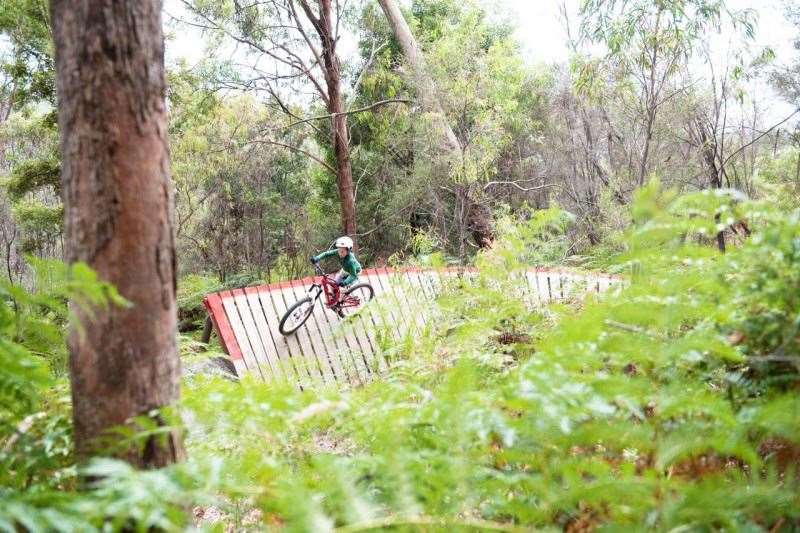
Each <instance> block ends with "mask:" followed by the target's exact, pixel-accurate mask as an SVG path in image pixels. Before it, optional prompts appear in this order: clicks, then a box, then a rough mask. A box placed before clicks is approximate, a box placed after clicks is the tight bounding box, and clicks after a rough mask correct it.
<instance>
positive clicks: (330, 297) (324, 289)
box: [308, 265, 361, 309]
mask: <svg viewBox="0 0 800 533" xmlns="http://www.w3.org/2000/svg"><path fill="white" fill-rule="evenodd" d="M314 268H315V269H316V271H317V274H319V278H318V279H317V280H316V282H315V283H313V284H312V285H311V288H310V289H309V290H308V292H309V295H310V296H311V298H312V299H314V300H316V299H317V298H319V296H320V294H323V293H324V294H325V305H326V306H328V307H330V308H332V309H333V308H335V309H341V308H343V307H358V306H359V305H361V300H359V299H358V298H355V297H353V296H347V295H345V297H344V298H342V297H341V294H342V291H341V288H340V287H339V285H338V284H337V283H336V277H335V276H333V275H332V274H326V273H325V272H324V271H323V270H322V268H321V267H320V266H319V265H314ZM314 290H316V291H317V293H316V294H311V292H312V291H314Z"/></svg>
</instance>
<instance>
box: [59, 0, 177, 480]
mask: <svg viewBox="0 0 800 533" xmlns="http://www.w3.org/2000/svg"><path fill="white" fill-rule="evenodd" d="M50 8H51V13H52V20H53V39H54V41H55V56H56V73H57V92H58V99H59V117H58V119H59V130H60V132H61V139H60V147H61V154H62V160H63V169H62V176H61V179H62V190H63V196H64V205H65V210H64V218H65V235H66V243H67V250H66V252H67V258H68V260H69V261H70V262H76V261H82V262H86V263H88V264H89V266H91V267H92V268H93V269H94V270H95V271H97V273H98V275H99V277H100V278H101V279H102V280H104V281H108V282H110V283H112V284H114V285H115V286H116V287H117V289H118V290H119V292H120V294H122V296H123V297H125V298H126V299H128V300H129V301H130V302H131V304H132V305H131V307H129V308H121V307H112V308H109V309H108V310H96V312H95V313H93V314H92V315H89V314H87V313H85V312H83V311H82V310H80V309H78V308H77V306H74V305H73V310H74V311H75V313H76V316H77V317H78V319H79V321H80V324H81V326H80V328H81V329H79V328H78V327H76V326H75V325H73V327H72V330H71V333H70V338H69V350H70V364H69V367H70V368H69V369H70V381H71V383H72V401H73V419H74V426H75V444H76V448H77V452H78V454H79V456H83V457H85V456H88V455H92V454H95V453H99V452H101V450H100V449H99V448H98V446H99V444H98V442H97V439H98V438H100V437H102V436H103V435H104V434H105V433H106V432H107V430H108V429H109V428H112V427H114V426H119V425H123V424H126V423H128V421H129V419H130V418H132V417H137V416H147V417H149V418H150V420H151V421H152V422H153V423H154V424H155V425H157V426H162V425H164V423H165V422H164V420H163V419H162V418H161V416H160V415H157V414H154V410H157V409H160V408H162V407H164V406H168V405H170V404H172V403H174V402H175V401H176V400H177V398H178V393H179V378H180V362H179V360H178V356H177V350H176V339H175V337H176V304H175V289H176V259H175V237H174V226H173V198H172V183H171V180H170V174H169V153H168V148H167V139H166V131H167V116H166V107H165V101H164V96H165V79H164V42H163V36H162V32H161V2H160V1H159V0H124V1H123V0H85V1H82V2H70V1H67V0H51V3H50ZM182 454H183V451H182V446H181V443H180V439H179V437H178V435H176V434H175V433H174V432H170V433H168V434H167V436H166V438H163V437H162V438H158V439H156V438H155V437H152V438H149V439H147V441H146V442H145V443H143V446H137V447H133V448H130V449H127V450H124V451H122V452H120V453H119V454H118V455H119V456H120V457H122V458H124V459H125V460H127V461H129V462H130V463H132V464H134V465H135V466H140V467H159V466H163V465H166V464H168V463H171V462H174V461H175V460H178V459H179V458H180V457H181V456H182Z"/></svg>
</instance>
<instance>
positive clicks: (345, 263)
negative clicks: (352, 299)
mask: <svg viewBox="0 0 800 533" xmlns="http://www.w3.org/2000/svg"><path fill="white" fill-rule="evenodd" d="M333 256H336V257H337V259H339V262H340V263H341V264H342V270H344V271H345V272H347V277H346V278H344V280H342V284H343V285H344V286H345V287H347V286H348V285H352V284H353V282H355V281H356V280H357V279H358V274H359V273H360V272H361V263H359V262H358V259H356V256H355V255H353V252H348V253H347V255H346V256H344V257H339V254H338V252H337V251H336V250H335V249H334V250H328V251H327V252H322V253H321V254H319V255H317V256H314V260H315V261H322V260H323V259H326V258H328V257H333Z"/></svg>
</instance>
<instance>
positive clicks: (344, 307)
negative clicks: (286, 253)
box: [278, 264, 375, 335]
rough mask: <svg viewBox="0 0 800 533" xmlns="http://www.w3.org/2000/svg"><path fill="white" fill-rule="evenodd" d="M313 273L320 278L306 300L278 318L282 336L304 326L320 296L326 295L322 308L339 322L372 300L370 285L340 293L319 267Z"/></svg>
mask: <svg viewBox="0 0 800 533" xmlns="http://www.w3.org/2000/svg"><path fill="white" fill-rule="evenodd" d="M314 269H315V270H316V271H317V274H318V275H319V277H318V278H317V279H316V280H315V282H314V283H312V285H311V287H309V289H308V296H306V297H305V298H303V299H301V300H299V301H297V302H295V303H294V304H293V305H292V306H291V307H290V308H289V309H288V310H287V311H286V313H285V314H284V315H283V318H281V321H280V324H279V325H278V330H279V331H280V332H281V334H282V335H291V334H292V333H294V332H295V331H297V330H298V329H300V326H302V325H303V324H305V323H306V320H308V317H310V316H311V313H313V312H314V306H315V305H316V304H317V301H318V300H319V297H320V296H321V295H322V294H324V295H325V301H324V305H325V306H326V307H327V308H328V309H331V310H333V311H334V312H336V314H337V315H339V317H340V318H345V317H347V316H349V315H352V314H355V313H356V312H357V311H358V310H359V309H361V308H362V307H363V305H364V304H366V303H368V302H369V301H370V300H372V298H373V297H374V296H375V290H374V289H373V288H372V285H370V284H369V283H356V284H355V285H353V286H352V287H348V288H347V290H345V291H344V293H342V290H341V288H340V287H339V285H337V284H336V279H335V277H334V276H333V275H332V274H326V273H325V272H324V271H323V270H322V268H321V267H320V266H319V265H318V264H315V265H314Z"/></svg>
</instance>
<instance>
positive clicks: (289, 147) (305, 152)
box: [247, 139, 336, 175]
mask: <svg viewBox="0 0 800 533" xmlns="http://www.w3.org/2000/svg"><path fill="white" fill-rule="evenodd" d="M247 144H271V145H273V146H280V147H282V148H286V149H287V150H292V151H293V152H297V153H298V154H303V155H304V156H306V157H308V158H309V159H312V160H314V161H316V162H317V163H319V164H320V165H322V166H323V167H325V168H326V169H328V171H330V172H331V173H332V174H333V175H336V169H335V168H333V167H332V166H331V165H329V164H328V163H326V162H325V161H323V160H322V159H320V158H319V157H317V156H315V155H314V154H312V153H311V152H309V151H308V150H304V149H302V148H300V147H299V146H292V145H291V144H284V143H282V142H278V141H273V140H271V139H254V140H252V141H247Z"/></svg>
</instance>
